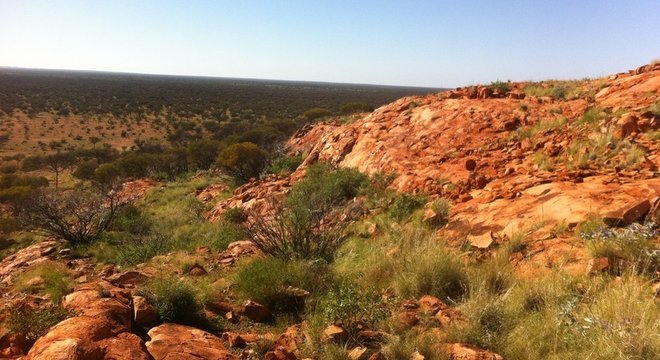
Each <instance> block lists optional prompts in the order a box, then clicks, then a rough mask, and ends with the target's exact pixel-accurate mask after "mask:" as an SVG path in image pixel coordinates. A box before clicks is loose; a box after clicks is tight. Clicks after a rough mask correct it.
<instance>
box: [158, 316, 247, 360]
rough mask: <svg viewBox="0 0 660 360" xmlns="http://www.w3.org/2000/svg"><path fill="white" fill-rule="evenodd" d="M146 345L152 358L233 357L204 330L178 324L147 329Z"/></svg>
mask: <svg viewBox="0 0 660 360" xmlns="http://www.w3.org/2000/svg"><path fill="white" fill-rule="evenodd" d="M148 336H149V338H150V340H149V341H147V343H146V346H147V350H148V351H149V354H151V356H152V357H153V359H154V360H199V359H209V360H225V359H235V357H234V356H233V355H231V354H230V353H229V352H228V351H227V348H225V345H224V343H223V342H222V340H221V339H220V338H219V337H217V336H215V335H213V334H211V333H208V332H206V331H203V330H200V329H196V328H193V327H189V326H184V325H178V324H170V323H167V324H162V325H160V326H157V327H155V328H152V329H151V330H149V333H148Z"/></svg>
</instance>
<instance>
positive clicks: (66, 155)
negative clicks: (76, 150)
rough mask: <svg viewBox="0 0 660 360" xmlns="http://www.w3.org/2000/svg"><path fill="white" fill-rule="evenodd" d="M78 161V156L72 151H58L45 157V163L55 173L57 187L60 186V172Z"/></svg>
mask: <svg viewBox="0 0 660 360" xmlns="http://www.w3.org/2000/svg"><path fill="white" fill-rule="evenodd" d="M75 162H76V157H75V156H74V154H73V153H70V152H61V151H59V150H58V151H57V152H56V153H54V154H50V155H46V156H44V157H43V165H44V166H45V167H46V168H47V169H49V170H50V171H52V172H53V173H55V188H56V189H57V188H58V187H59V183H60V174H61V173H62V171H64V170H66V169H68V168H70V167H71V166H73V164H74V163H75Z"/></svg>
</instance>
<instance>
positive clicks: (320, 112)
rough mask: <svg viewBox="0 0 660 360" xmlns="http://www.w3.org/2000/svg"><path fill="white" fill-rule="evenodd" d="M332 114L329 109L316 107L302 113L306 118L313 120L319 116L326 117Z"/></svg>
mask: <svg viewBox="0 0 660 360" xmlns="http://www.w3.org/2000/svg"><path fill="white" fill-rule="evenodd" d="M330 114H331V113H330V111H329V110H328V109H324V108H319V107H315V108H311V109H309V110H307V111H305V112H304V113H303V114H302V116H303V117H304V118H306V119H307V121H312V120H316V119H319V118H322V117H326V116H328V115H330Z"/></svg>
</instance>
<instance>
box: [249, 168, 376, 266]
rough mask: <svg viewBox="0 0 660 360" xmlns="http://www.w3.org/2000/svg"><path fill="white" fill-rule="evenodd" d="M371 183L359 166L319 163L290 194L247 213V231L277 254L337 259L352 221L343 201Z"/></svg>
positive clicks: (300, 257)
mask: <svg viewBox="0 0 660 360" xmlns="http://www.w3.org/2000/svg"><path fill="white" fill-rule="evenodd" d="M367 183H368V178H367V176H366V175H364V174H361V173H359V172H358V171H356V170H352V169H338V170H332V169H331V168H330V167H329V166H327V165H323V164H318V165H314V166H312V167H310V168H309V169H308V170H307V177H306V178H305V179H304V180H302V181H300V182H298V183H297V184H296V185H295V186H294V187H293V188H292V189H291V191H290V193H289V194H288V195H287V197H286V198H285V199H271V200H270V203H269V204H268V206H266V209H267V210H266V211H265V213H262V214H251V216H249V217H248V218H249V221H248V222H247V226H246V228H247V234H248V236H249V237H250V239H251V240H252V241H253V242H254V243H255V244H256V245H257V247H259V248H260V249H261V250H262V251H263V252H264V253H266V254H269V255H272V256H275V257H279V258H285V259H293V258H299V259H326V260H328V261H329V260H332V257H333V256H334V253H335V252H336V250H337V248H338V247H339V245H341V243H342V241H343V240H344V239H345V231H344V229H345V228H346V225H347V221H346V220H345V219H344V218H343V217H342V216H341V211H340V208H339V207H338V205H340V204H341V203H342V202H345V201H346V200H348V199H351V198H353V197H355V196H356V195H358V194H359V193H360V191H361V190H362V189H363V188H364V186H365V185H366V184H367Z"/></svg>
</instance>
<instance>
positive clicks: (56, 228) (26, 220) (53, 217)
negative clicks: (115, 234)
mask: <svg viewBox="0 0 660 360" xmlns="http://www.w3.org/2000/svg"><path fill="white" fill-rule="evenodd" d="M119 206H120V204H119V202H118V198H117V192H116V191H115V190H114V189H113V190H111V191H108V192H105V191H102V190H97V191H91V190H75V191H61V190H52V191H46V190H42V191H35V192H34V193H33V195H32V196H30V197H29V198H27V199H23V200H22V201H18V202H16V203H15V204H14V206H13V210H14V215H15V217H16V219H17V220H18V221H19V223H21V224H22V225H23V226H24V227H26V228H35V229H38V230H40V231H42V232H43V233H44V234H45V235H49V236H55V237H58V238H62V239H64V240H67V241H69V242H70V243H72V244H83V243H88V242H90V241H93V240H96V239H97V238H98V237H99V235H101V233H103V232H104V231H105V230H106V229H107V228H108V227H109V226H110V224H111V223H112V221H113V220H114V218H115V216H116V214H117V211H118V209H119Z"/></svg>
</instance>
